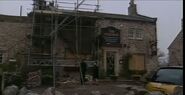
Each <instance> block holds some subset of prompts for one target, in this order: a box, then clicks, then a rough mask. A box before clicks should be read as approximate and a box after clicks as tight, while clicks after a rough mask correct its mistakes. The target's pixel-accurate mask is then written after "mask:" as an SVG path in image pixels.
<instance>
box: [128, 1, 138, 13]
mask: <svg viewBox="0 0 185 95" xmlns="http://www.w3.org/2000/svg"><path fill="white" fill-rule="evenodd" d="M129 4H130V6H129V7H128V15H131V16H136V15H137V6H136V4H134V0H130V3H129Z"/></svg>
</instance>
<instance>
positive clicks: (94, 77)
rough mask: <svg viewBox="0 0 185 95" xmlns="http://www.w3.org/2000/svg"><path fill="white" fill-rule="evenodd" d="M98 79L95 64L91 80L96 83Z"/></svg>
mask: <svg viewBox="0 0 185 95" xmlns="http://www.w3.org/2000/svg"><path fill="white" fill-rule="evenodd" d="M97 79H98V66H97V64H96V63H95V64H94V67H93V80H94V81H96V80H97Z"/></svg>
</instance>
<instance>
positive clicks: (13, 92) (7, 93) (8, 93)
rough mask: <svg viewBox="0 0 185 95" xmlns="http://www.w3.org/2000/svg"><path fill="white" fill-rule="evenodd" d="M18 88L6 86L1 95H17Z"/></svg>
mask: <svg viewBox="0 0 185 95" xmlns="http://www.w3.org/2000/svg"><path fill="white" fill-rule="evenodd" d="M18 90H19V88H18V87H17V86H16V85H12V86H7V87H6V88H5V90H4V91H3V95H17V93H18Z"/></svg>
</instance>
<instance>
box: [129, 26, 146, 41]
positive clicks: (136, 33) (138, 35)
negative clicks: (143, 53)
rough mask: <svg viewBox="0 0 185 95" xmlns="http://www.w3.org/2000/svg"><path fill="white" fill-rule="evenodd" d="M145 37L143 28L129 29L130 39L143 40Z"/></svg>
mask: <svg viewBox="0 0 185 95" xmlns="http://www.w3.org/2000/svg"><path fill="white" fill-rule="evenodd" d="M143 37H144V32H143V29H139V28H129V30H128V38H129V39H136V40H143Z"/></svg>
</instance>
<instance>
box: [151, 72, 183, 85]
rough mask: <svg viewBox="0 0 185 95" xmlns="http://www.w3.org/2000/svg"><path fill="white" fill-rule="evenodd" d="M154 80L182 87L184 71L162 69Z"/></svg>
mask: <svg viewBox="0 0 185 95" xmlns="http://www.w3.org/2000/svg"><path fill="white" fill-rule="evenodd" d="M152 80H153V81H155V82H161V83H169V84H175V85H182V84H183V70H182V69H160V70H158V72H157V73H156V74H155V75H154V77H153V78H152Z"/></svg>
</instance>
